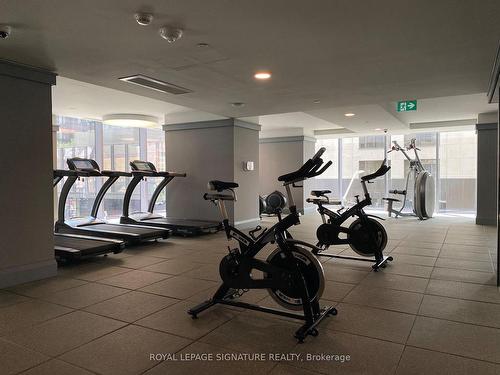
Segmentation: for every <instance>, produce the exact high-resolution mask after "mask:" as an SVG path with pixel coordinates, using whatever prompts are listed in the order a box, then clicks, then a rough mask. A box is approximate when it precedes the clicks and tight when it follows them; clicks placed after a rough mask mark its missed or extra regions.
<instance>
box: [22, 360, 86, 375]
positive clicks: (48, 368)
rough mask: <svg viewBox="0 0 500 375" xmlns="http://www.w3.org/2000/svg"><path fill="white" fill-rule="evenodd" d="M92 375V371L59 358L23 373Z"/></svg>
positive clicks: (35, 374) (37, 374)
mask: <svg viewBox="0 0 500 375" xmlns="http://www.w3.org/2000/svg"><path fill="white" fill-rule="evenodd" d="M68 374H71V375H92V374H93V373H92V372H89V371H87V370H84V369H82V368H80V367H76V366H73V365H70V364H69V363H66V362H63V361H59V360H57V359H53V360H50V361H48V362H45V363H42V364H41V365H39V366H36V367H33V368H31V369H29V370H28V371H26V372H23V375H68Z"/></svg>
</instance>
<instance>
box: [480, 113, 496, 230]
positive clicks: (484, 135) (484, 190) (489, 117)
mask: <svg viewBox="0 0 500 375" xmlns="http://www.w3.org/2000/svg"><path fill="white" fill-rule="evenodd" d="M476 131H477V193H476V194H477V214H476V224H480V225H496V224H497V191H498V188H497V182H498V181H497V162H498V157H497V137H498V117H497V113H481V114H479V116H478V123H477V125H476Z"/></svg>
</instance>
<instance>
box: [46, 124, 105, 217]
mask: <svg viewBox="0 0 500 375" xmlns="http://www.w3.org/2000/svg"><path fill="white" fill-rule="evenodd" d="M55 122H56V124H57V125H58V126H59V131H58V132H57V146H56V147H57V163H56V165H57V168H58V169H68V166H67V165H66V160H67V159H70V158H74V157H80V158H95V152H96V149H95V128H96V124H98V123H96V122H95V121H87V120H80V119H75V118H69V117H60V116H57V117H56V121H55ZM62 186H63V182H62V181H61V182H60V183H59V184H58V186H57V189H58V192H60V191H61V188H62ZM96 187H97V185H96V181H95V179H91V178H84V179H80V180H78V181H77V182H76V183H75V185H74V186H73V189H71V192H70V194H69V195H68V200H67V202H66V208H65V215H66V217H68V218H71V217H82V216H87V215H89V214H90V211H91V209H92V203H93V199H91V197H92V196H93V195H95V193H96Z"/></svg>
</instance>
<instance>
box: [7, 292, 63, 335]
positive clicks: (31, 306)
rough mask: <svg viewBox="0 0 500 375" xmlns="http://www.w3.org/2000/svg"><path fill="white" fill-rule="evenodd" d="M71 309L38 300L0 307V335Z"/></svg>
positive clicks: (32, 324)
mask: <svg viewBox="0 0 500 375" xmlns="http://www.w3.org/2000/svg"><path fill="white" fill-rule="evenodd" d="M71 311H73V309H69V308H67V307H63V306H60V305H55V304H53V303H48V302H44V301H39V300H32V301H29V302H23V303H19V304H16V305H11V306H9V307H4V308H2V309H0V336H4V335H6V334H9V333H12V332H15V331H17V330H19V329H22V328H27V327H31V326H34V325H36V324H39V323H42V322H44V321H46V320H49V319H52V318H55V317H58V316H60V315H64V314H68V313H70V312H71Z"/></svg>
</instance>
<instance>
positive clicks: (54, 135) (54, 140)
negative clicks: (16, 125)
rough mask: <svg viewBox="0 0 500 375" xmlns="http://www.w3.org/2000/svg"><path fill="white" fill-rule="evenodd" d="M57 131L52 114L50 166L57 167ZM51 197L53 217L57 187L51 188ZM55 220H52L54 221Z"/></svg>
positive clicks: (55, 209) (55, 210) (57, 126)
mask: <svg viewBox="0 0 500 375" xmlns="http://www.w3.org/2000/svg"><path fill="white" fill-rule="evenodd" d="M58 131H59V125H56V119H55V116H52V168H54V169H57V132H58ZM52 197H53V199H54V204H53V206H54V218H56V217H57V204H56V203H55V202H57V189H56V188H53V189H52ZM54 222H55V220H52V223H54Z"/></svg>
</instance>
